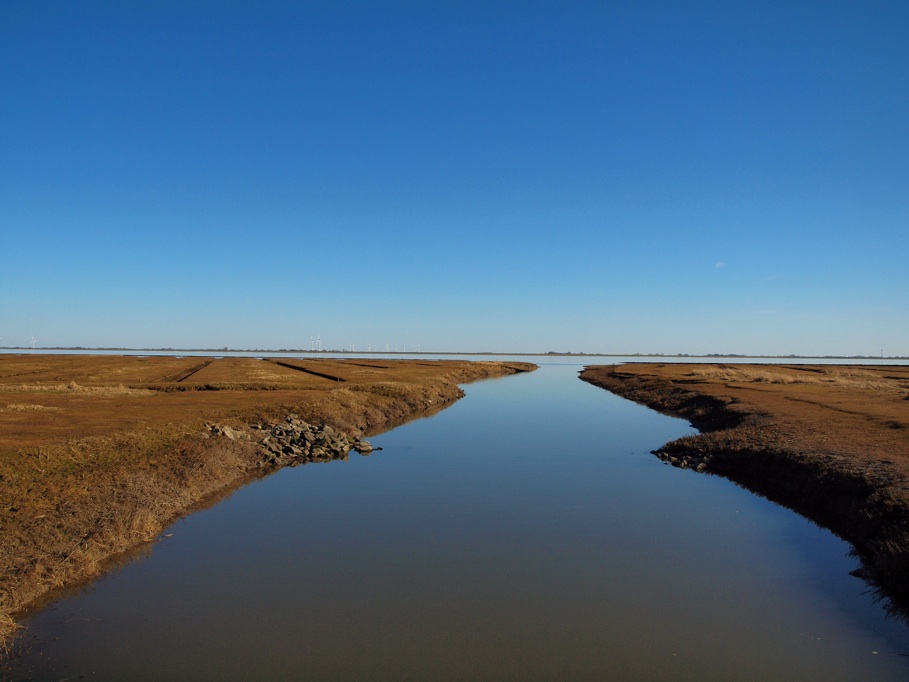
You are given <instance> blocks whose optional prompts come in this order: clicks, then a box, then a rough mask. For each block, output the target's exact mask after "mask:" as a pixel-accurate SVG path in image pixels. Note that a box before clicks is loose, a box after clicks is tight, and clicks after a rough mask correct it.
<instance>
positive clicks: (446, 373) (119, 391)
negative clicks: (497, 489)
mask: <svg viewBox="0 0 909 682" xmlns="http://www.w3.org/2000/svg"><path fill="white" fill-rule="evenodd" d="M280 362H282V363H285V364H284V365H282V364H278V363H277V362H274V361H269V360H253V359H238V358H225V359H222V360H215V359H212V358H201V359H200V358H185V359H175V358H161V357H151V358H132V357H119V358H118V357H115V356H103V357H97V356H11V355H5V356H0V643H2V641H3V639H4V637H5V636H8V635H9V634H10V633H11V632H12V629H13V628H14V624H13V621H12V619H11V618H10V616H11V615H13V614H15V613H16V612H18V611H21V610H22V609H24V608H26V607H27V606H28V605H29V604H32V603H34V602H35V600H36V599H38V598H39V597H41V596H42V595H43V594H45V593H47V592H48V590H51V589H53V588H55V587H60V586H63V585H68V584H71V583H73V582H75V581H80V580H83V579H85V578H87V577H91V576H94V575H97V574H98V573H99V572H100V571H101V570H103V566H104V563H105V561H107V559H108V558H109V557H111V556H112V555H116V554H117V553H120V552H124V551H126V550H128V549H130V548H131V547H135V546H136V545H137V544H138V543H142V542H145V541H147V540H149V539H152V538H154V537H155V535H156V534H157V533H159V532H160V530H161V528H163V527H164V526H165V525H166V524H168V523H170V522H171V521H173V520H174V519H175V518H177V517H178V516H180V515H181V514H184V513H186V512H187V510H190V509H192V508H193V507H194V506H195V505H198V504H200V503H202V502H203V501H205V500H210V499H213V498H216V497H217V496H219V495H221V494H224V492H225V491H229V490H232V489H233V488H235V487H236V486H237V485H239V484H241V483H242V482H243V481H246V480H248V479H249V477H251V476H255V475H258V473H259V471H260V470H259V469H257V466H256V465H257V463H258V461H259V459H260V454H259V452H258V449H257V447H256V446H255V444H254V443H252V442H249V441H231V440H228V439H226V438H206V437H205V435H206V432H205V428H204V424H205V423H206V422H209V421H218V422H221V423H224V424H229V425H231V426H233V427H235V428H237V429H239V430H241V431H242V430H244V429H247V424H248V423H251V422H260V423H261V422H267V421H271V420H274V421H277V420H280V419H283V417H284V415H286V414H287V413H288V412H295V413H298V414H300V415H301V416H302V417H303V418H304V419H306V420H307V421H310V422H313V423H328V424H331V425H332V426H334V427H335V428H338V429H341V430H343V431H346V432H348V433H350V434H353V435H369V434H372V433H377V432H379V431H382V430H385V429H387V428H390V427H391V426H393V425H395V424H397V423H400V422H402V421H404V420H407V419H410V418H413V417H415V416H418V415H421V414H425V413H427V412H428V411H431V410H434V409H438V408H440V407H441V406H444V405H447V404H449V403H450V402H452V401H453V400H456V399H457V398H458V397H460V395H461V394H462V393H461V391H460V389H459V388H458V387H457V383H463V382H467V381H473V380H477V379H482V378H486V377H494V376H502V375H504V374H509V373H513V372H515V371H526V370H529V369H532V368H533V365H529V364H527V363H497V362H489V363H470V362H461V361H440V362H433V363H427V362H424V361H419V362H416V361H385V362H382V363H375V364H371V363H368V362H363V361H336V360H331V361H329V360H325V361H321V360H307V361H303V362H301V363H300V364H301V367H300V368H297V367H288V366H286V365H287V364H292V363H296V361H285V360H283V359H282V360H280ZM302 369H305V370H308V371H301V370H302ZM314 372H315V373H314ZM319 375H331V376H335V375H337V376H339V377H343V380H342V381H338V380H336V379H333V380H329V379H326V378H324V376H319ZM187 385H190V390H178V389H179V388H183V387H186V386H187ZM247 430H248V429H247Z"/></svg>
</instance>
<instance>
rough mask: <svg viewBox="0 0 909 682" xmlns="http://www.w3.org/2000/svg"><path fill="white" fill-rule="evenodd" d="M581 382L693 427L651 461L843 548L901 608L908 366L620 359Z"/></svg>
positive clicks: (906, 543) (906, 547)
mask: <svg viewBox="0 0 909 682" xmlns="http://www.w3.org/2000/svg"><path fill="white" fill-rule="evenodd" d="M581 379H583V380H584V381H588V382H590V383H592V384H595V385H597V386H601V387H602V388H605V389H607V390H609V391H611V392H613V393H616V394H618V395H620V396H623V397H625V398H629V399H631V400H634V401H635V402H639V403H642V404H644V405H647V406H649V407H651V408H653V409H656V410H659V411H660V412H663V413H666V414H672V415H677V416H681V417H684V418H686V419H688V420H689V421H690V422H691V423H692V425H693V426H694V427H695V428H697V429H699V430H700V431H701V433H700V434H698V435H694V436H687V437H685V438H680V439H678V440H676V441H673V442H671V443H668V444H666V445H664V446H663V447H662V448H660V450H658V451H657V452H656V453H655V454H657V455H659V456H660V457H661V458H662V459H664V460H665V461H668V462H670V463H672V464H674V465H676V466H680V467H683V468H691V469H695V470H698V471H706V472H707V473H715V474H719V475H721V476H725V477H727V478H729V479H731V480H733V481H736V482H737V483H740V484H741V485H743V486H745V487H747V488H749V489H750V490H753V491H755V492H758V493H760V494H762V495H764V496H766V497H768V498H769V499H772V500H774V501H776V502H779V503H781V504H784V505H786V506H788V507H790V508H792V509H794V510H796V511H798V512H799V513H801V514H803V515H805V516H807V517H808V518H810V519H812V520H814V521H815V522H816V523H818V524H820V525H822V526H825V527H827V528H829V529H830V530H832V531H833V532H835V533H836V534H838V535H839V536H840V537H842V538H843V539H845V540H847V541H848V542H850V543H851V544H852V545H853V546H854V547H855V550H856V553H857V554H858V556H859V557H860V558H861V559H862V562H863V569H862V570H861V573H862V574H863V576H864V577H866V578H867V579H869V580H870V581H872V583H873V584H876V585H877V586H878V587H881V588H883V590H882V594H883V595H885V596H888V597H890V598H891V606H893V607H894V608H895V609H896V610H902V611H904V612H905V609H906V606H907V605H909V367H906V366H843V365H744V364H743V365H738V364H736V365H704V364H698V365H695V364H650V363H647V364H627V365H618V366H592V367H588V368H586V369H585V370H584V371H583V372H582V374H581Z"/></svg>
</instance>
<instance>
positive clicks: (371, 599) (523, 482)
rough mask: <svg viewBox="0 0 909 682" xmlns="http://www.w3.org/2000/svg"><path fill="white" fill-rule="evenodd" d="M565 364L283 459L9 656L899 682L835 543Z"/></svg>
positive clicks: (411, 672)
mask: <svg viewBox="0 0 909 682" xmlns="http://www.w3.org/2000/svg"><path fill="white" fill-rule="evenodd" d="M580 369H581V366H580V365H576V364H570V363H566V364H544V365H542V366H541V368H540V369H539V370H538V371H536V372H534V373H531V374H525V375H518V376H512V377H507V378H504V379H499V380H492V381H485V382H480V383H477V384H471V385H469V386H466V387H465V389H466V391H467V397H466V398H464V399H463V400H461V401H459V402H458V403H456V404H455V405H454V406H452V407H451V408H449V409H447V410H445V411H443V412H441V413H439V414H437V415H435V416H433V417H431V418H428V419H423V420H419V421H416V422H412V423H410V424H407V425H405V426H402V427H399V428H397V429H395V430H394V431H391V432H389V433H387V434H383V435H381V436H377V437H375V438H373V439H371V440H372V442H373V443H374V445H377V446H381V447H383V448H384V450H383V451H381V452H377V453H375V454H373V455H372V456H371V457H359V456H357V455H352V457H351V459H350V461H349V462H335V463H331V464H320V465H307V466H303V467H299V468H295V469H285V470H282V471H280V472H277V473H276V474H274V475H273V476H271V477H269V478H267V479H264V480H262V481H259V482H256V483H254V484H252V485H250V486H248V487H246V488H243V489H241V490H239V491H237V492H236V493H235V494H234V495H232V496H231V497H229V498H228V499H226V500H224V501H223V502H221V503H220V504H218V505H217V506H215V507H213V508H210V509H207V510H205V511H202V512H199V513H197V514H194V515H193V516H190V517H188V518H186V519H184V520H182V521H180V522H178V523H177V524H175V525H174V526H173V527H171V528H170V529H168V530H167V531H166V533H167V534H168V537H165V538H162V539H161V540H160V541H158V542H157V543H156V544H154V545H153V546H152V547H151V550H150V551H149V552H146V553H145V554H144V555H143V557H142V558H141V559H139V560H135V561H132V562H130V563H128V564H126V565H124V566H123V567H122V568H120V569H119V570H117V571H115V572H113V573H111V574H109V575H107V576H106V577H104V578H102V579H100V580H98V581H96V582H94V583H92V584H91V585H89V586H87V587H85V588H83V589H82V590H80V591H79V592H78V593H77V594H75V595H71V596H68V597H64V598H61V599H59V600H58V601H56V602H53V603H52V604H51V605H49V606H48V607H47V608H45V609H44V610H43V611H41V612H39V613H37V614H35V615H33V616H32V617H31V618H29V619H28V620H27V621H26V622H25V625H26V627H27V630H25V631H24V633H23V636H22V637H21V638H20V639H19V640H18V641H17V643H16V647H17V648H18V650H19V651H20V653H21V655H20V656H19V657H18V658H17V659H15V660H14V661H13V663H12V667H11V668H9V669H8V670H6V672H5V676H6V677H7V678H9V679H40V680H45V679H46V680H51V679H62V678H72V679H77V678H79V677H80V676H84V679H89V680H126V679H129V680H161V679H183V680H233V679H236V680H248V679H269V680H553V679H576V680H600V679H621V680H653V679H672V680H705V679H712V680H732V679H734V680H749V679H753V680H767V679H774V680H859V679H862V680H865V679H874V680H905V679H909V656H907V654H909V628H907V626H906V624H905V623H903V622H901V621H896V620H893V619H890V618H888V617H887V616H886V613H885V611H884V609H883V607H882V606H881V605H880V604H878V603H875V601H874V599H873V598H872V596H871V595H870V594H869V593H868V589H867V587H866V586H865V585H864V583H862V582H861V581H860V580H858V579H856V578H854V577H852V576H850V575H849V571H850V570H852V569H854V568H856V567H857V566H858V563H857V561H856V560H855V559H853V558H851V557H850V556H849V554H848V551H849V547H848V546H847V545H846V544H845V543H843V542H842V541H840V540H838V539H837V538H835V537H834V536H832V535H831V534H830V533H828V532H826V531H824V530H821V529H819V528H817V527H816V526H814V525H813V524H811V523H810V522H808V521H806V520H804V519H802V518H800V517H799V516H797V515H795V514H794V513H792V512H790V511H788V510H786V509H783V508H781V507H778V506H776V505H774V504H772V503H770V502H768V501H766V500H764V499H761V498H759V497H756V496H754V495H752V494H750V493H748V492H747V491H745V490H742V489H740V488H738V487H736V486H735V485H733V484H732V483H730V482H728V481H726V480H724V479H721V478H717V477H712V476H703V475H697V474H694V473H691V472H687V471H680V470H677V469H672V468H671V467H668V466H665V465H663V464H662V463H661V462H660V461H659V460H658V459H656V458H655V457H653V456H651V455H650V454H648V453H649V451H650V450H652V449H654V448H656V447H658V446H660V445H662V444H663V443H664V442H666V441H667V440H669V439H672V438H675V437H678V436H680V435H683V434H685V433H689V432H691V429H690V427H689V426H688V424H687V423H685V422H684V421H681V420H677V419H672V418H668V417H664V416H661V415H658V414H656V413H654V412H652V411H650V410H648V409H646V408H643V407H640V406H638V405H635V404H633V403H630V402H628V401H626V400H623V399H620V398H617V397H615V396H613V395H611V394H609V393H607V392H606V391H603V390H602V389H598V388H595V387H593V386H590V385H588V384H586V383H584V382H581V381H579V380H578V379H577V373H578V371H579V370H580Z"/></svg>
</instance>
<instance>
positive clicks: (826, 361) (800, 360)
mask: <svg viewBox="0 0 909 682" xmlns="http://www.w3.org/2000/svg"><path fill="white" fill-rule="evenodd" d="M13 354H16V355H23V354H33V355H133V356H139V357H144V356H164V357H205V358H211V357H217V358H257V357H263V358H264V357H269V358H270V357H288V358H326V359H328V358H330V359H338V358H350V359H355V358H359V359H364V358H372V359H380V358H387V359H390V360H446V359H447V360H478V361H482V360H490V361H491V360H502V361H516V362H518V361H519V362H533V363H535V364H540V363H541V362H542V363H546V364H551V363H562V364H565V363H567V364H584V365H613V364H623V363H626V362H665V363H712V362H723V363H756V364H798V365H806V364H818V365H881V364H884V365H909V358H887V357H882V358H876V357H862V358H838V357H796V356H786V357H782V356H760V357H747V356H743V355H731V356H721V355H709V356H693V355H558V354H548V353H547V354H533V353H523V354H517V355H511V354H507V353H501V354H499V353H366V352H361V353H357V352H336V351H321V352H320V351H276V350H268V351H265V350H263V351H245V350H243V351H240V350H237V351H218V350H87V349H64V350H53V349H46V348H0V355H13Z"/></svg>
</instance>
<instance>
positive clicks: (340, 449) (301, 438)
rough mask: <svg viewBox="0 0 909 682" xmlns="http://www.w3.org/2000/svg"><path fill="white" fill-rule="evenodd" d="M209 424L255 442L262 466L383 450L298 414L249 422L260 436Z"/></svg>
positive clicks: (218, 432) (213, 432) (212, 430)
mask: <svg viewBox="0 0 909 682" xmlns="http://www.w3.org/2000/svg"><path fill="white" fill-rule="evenodd" d="M207 427H208V434H210V436H222V437H224V438H229V439H230V440H234V441H237V440H246V441H254V442H256V443H257V444H258V446H259V451H260V453H261V454H262V459H261V460H259V461H258V462H257V463H256V466H259V467H263V466H270V467H282V466H297V465H299V464H306V463H307V462H330V461H332V460H336V459H341V460H346V459H347V457H348V455H349V454H350V451H351V450H354V451H356V452H359V453H360V454H361V455H369V454H370V453H371V452H372V451H373V450H374V449H375V450H381V448H373V446H372V445H370V444H369V442H368V441H365V440H361V439H359V438H356V437H352V436H348V435H347V434H346V433H342V432H341V431H338V430H336V429H334V428H332V427H331V426H329V425H327V424H322V425H320V426H314V425H312V424H309V423H307V422H305V421H303V420H302V419H300V417H299V416H297V415H295V414H291V415H288V416H287V418H286V419H285V420H284V421H283V422H276V423H267V424H258V423H256V424H250V425H249V428H250V429H251V430H252V431H253V432H258V435H257V436H253V435H250V433H248V432H246V431H241V430H240V429H235V428H232V427H230V426H226V425H224V424H208V425H207ZM210 436H209V437H210Z"/></svg>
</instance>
